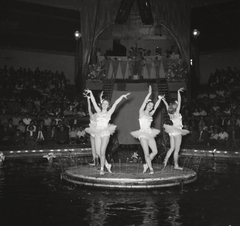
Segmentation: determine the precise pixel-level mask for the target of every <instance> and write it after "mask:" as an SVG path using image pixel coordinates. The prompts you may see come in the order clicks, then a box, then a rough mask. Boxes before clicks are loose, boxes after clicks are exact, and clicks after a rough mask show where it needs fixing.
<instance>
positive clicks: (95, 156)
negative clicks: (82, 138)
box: [90, 135, 98, 165]
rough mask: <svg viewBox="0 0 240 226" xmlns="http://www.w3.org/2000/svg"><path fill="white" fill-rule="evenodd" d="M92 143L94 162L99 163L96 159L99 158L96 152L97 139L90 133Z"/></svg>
mask: <svg viewBox="0 0 240 226" xmlns="http://www.w3.org/2000/svg"><path fill="white" fill-rule="evenodd" d="M90 144H91V149H92V157H93V164H94V165H95V164H97V162H96V159H97V158H98V155H97V153H96V148H95V139H94V137H93V136H91V135H90Z"/></svg>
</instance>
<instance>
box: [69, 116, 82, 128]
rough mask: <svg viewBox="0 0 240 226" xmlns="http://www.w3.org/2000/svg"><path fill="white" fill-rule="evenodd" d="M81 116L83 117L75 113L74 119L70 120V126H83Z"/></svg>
mask: <svg viewBox="0 0 240 226" xmlns="http://www.w3.org/2000/svg"><path fill="white" fill-rule="evenodd" d="M81 118H82V117H81V116H79V115H75V116H74V117H72V119H71V120H70V121H69V123H70V126H75V127H76V128H77V127H80V126H81Z"/></svg>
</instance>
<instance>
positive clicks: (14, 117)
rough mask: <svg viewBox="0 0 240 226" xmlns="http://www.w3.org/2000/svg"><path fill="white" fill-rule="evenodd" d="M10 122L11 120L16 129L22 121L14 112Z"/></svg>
mask: <svg viewBox="0 0 240 226" xmlns="http://www.w3.org/2000/svg"><path fill="white" fill-rule="evenodd" d="M12 120H13V126H15V128H17V127H18V125H19V121H20V120H22V118H21V117H20V116H19V114H18V112H15V113H14V116H13V118H12Z"/></svg>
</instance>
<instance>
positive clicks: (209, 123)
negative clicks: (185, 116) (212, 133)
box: [207, 114, 220, 128]
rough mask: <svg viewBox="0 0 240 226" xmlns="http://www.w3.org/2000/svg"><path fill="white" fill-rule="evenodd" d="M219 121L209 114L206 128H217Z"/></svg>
mask: <svg viewBox="0 0 240 226" xmlns="http://www.w3.org/2000/svg"><path fill="white" fill-rule="evenodd" d="M219 124H220V122H219V119H218V118H217V117H215V116H214V115H213V114H211V115H210V116H209V118H208V120H207V126H208V127H210V126H213V127H217V128H218V127H219Z"/></svg>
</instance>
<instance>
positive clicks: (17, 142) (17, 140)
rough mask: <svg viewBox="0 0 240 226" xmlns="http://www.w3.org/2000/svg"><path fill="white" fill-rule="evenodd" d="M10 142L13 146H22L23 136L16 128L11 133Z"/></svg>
mask: <svg viewBox="0 0 240 226" xmlns="http://www.w3.org/2000/svg"><path fill="white" fill-rule="evenodd" d="M12 143H13V145H14V146H24V136H23V135H22V133H21V132H20V130H19V129H17V130H16V133H15V134H14V135H13V139H12Z"/></svg>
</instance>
